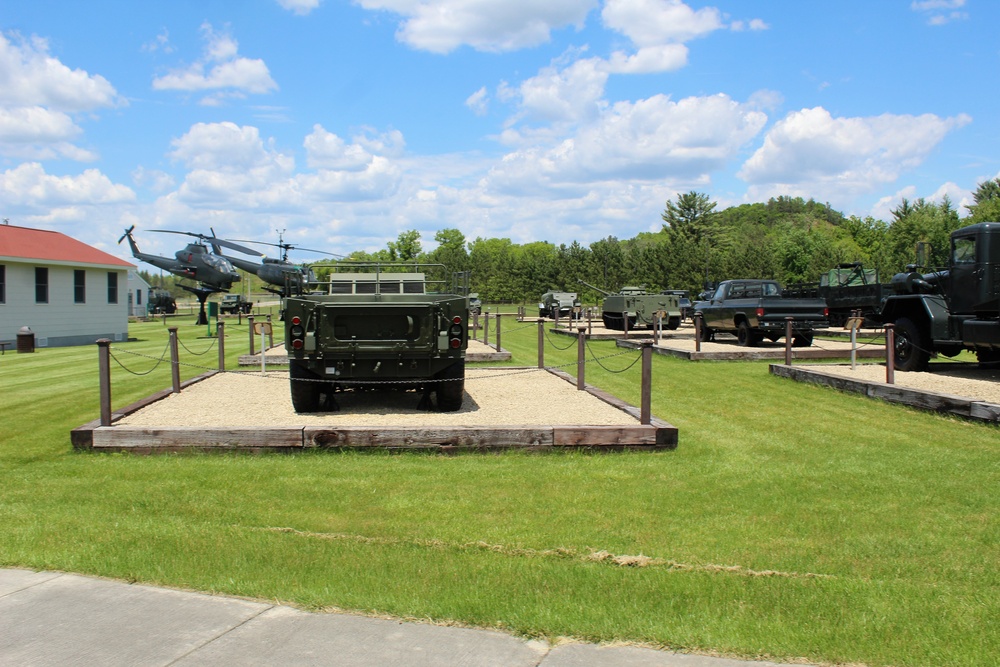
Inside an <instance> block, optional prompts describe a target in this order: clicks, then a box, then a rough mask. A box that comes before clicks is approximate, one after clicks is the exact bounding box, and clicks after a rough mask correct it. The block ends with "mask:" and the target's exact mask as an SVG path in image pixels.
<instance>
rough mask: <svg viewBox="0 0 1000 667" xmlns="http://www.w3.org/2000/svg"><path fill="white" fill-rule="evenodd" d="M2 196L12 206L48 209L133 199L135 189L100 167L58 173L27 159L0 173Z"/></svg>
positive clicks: (122, 201)
mask: <svg viewBox="0 0 1000 667" xmlns="http://www.w3.org/2000/svg"><path fill="white" fill-rule="evenodd" d="M0 200H2V201H3V202H5V203H6V204H7V205H8V206H19V207H28V208H32V207H37V208H46V209H47V208H53V207H62V206H68V205H96V204H117V203H124V202H131V201H134V200H135V193H134V192H132V190H131V189H130V188H128V187H127V186H125V185H120V184H116V183H113V182H112V181H111V179H109V178H108V177H107V176H105V175H104V174H102V173H101V172H100V171H98V170H97V169H87V170H85V171H84V172H83V173H82V174H80V175H78V176H54V175H52V174H48V173H46V172H45V169H44V168H43V167H42V165H41V164H39V163H37V162H25V163H23V164H20V165H18V166H17V167H15V168H14V169H9V170H7V171H5V172H3V173H0Z"/></svg>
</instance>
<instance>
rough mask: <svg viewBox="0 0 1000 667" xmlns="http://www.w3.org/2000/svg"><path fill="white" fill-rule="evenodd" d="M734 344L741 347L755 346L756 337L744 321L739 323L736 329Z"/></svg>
mask: <svg viewBox="0 0 1000 667" xmlns="http://www.w3.org/2000/svg"><path fill="white" fill-rule="evenodd" d="M736 342H737V343H739V344H740V345H742V346H743V347H753V346H754V345H756V344H757V337H756V336H755V335H754V333H753V331H752V330H751V329H750V325H749V324H747V322H746V320H743V321H742V322H740V324H739V326H738V327H736Z"/></svg>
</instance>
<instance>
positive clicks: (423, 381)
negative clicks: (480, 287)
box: [109, 343, 642, 386]
mask: <svg viewBox="0 0 1000 667" xmlns="http://www.w3.org/2000/svg"><path fill="white" fill-rule="evenodd" d="M169 347H170V344H169V343H167V347H166V348H164V350H163V353H162V354H161V355H160V356H159V357H155V356H153V355H149V354H144V353H142V352H135V351H133V350H127V349H124V348H115V347H111V346H109V350H110V351H111V352H112V354H111V358H113V359H114V360H115V362H116V363H118V365H119V366H121V367H122V368H123V369H124V370H125V371H126V372H128V373H131V374H133V375H148V374H149V373H152V372H153V371H154V370H156V368H157V367H158V366H159V365H160V363H161V362H163V361H167V358H166V355H167V350H168V349H169ZM587 348H588V351H589V352H590V355H591V359H590V360H585V362H584V363H590V362H591V361H593V362H595V363H597V365H598V366H600V367H601V368H603V369H604V370H606V371H608V372H609V373H623V372H625V371H627V370H628V369H629V368H632V366H634V365H635V364H636V362H638V361H639V359H640V358H641V356H642V355H641V353H640V355H639V356H638V357H636V359H634V360H633V361H632V363H631V364H629V365H628V366H627V367H626V368H624V369H622V370H619V371H616V370H613V369H609V368H607V367H606V366H604V364H602V363H601V360H602V359H612V358H614V357H620V356H623V355H626V354H631V353H632V350H625V351H622V352H616V353H614V354H607V355H603V356H600V357H598V356H596V355H595V354H594V352H593V350H591V349H590V346H589V344H588V346H587ZM185 349H187V348H186V347H185ZM210 349H211V348H210ZM116 351H117V352H120V353H123V354H129V355H132V356H135V357H141V358H144V359H152V360H154V361H156V362H157V363H156V365H155V366H153V368H151V369H149V370H148V371H145V372H143V373H139V372H136V371H133V370H131V369H129V368H127V367H126V366H125V365H124V364H123V363H122V362H121V361H120V360H119V359H118V357H117V356H115V355H114V352H116ZM206 351H207V350H206ZM202 354H204V352H203V353H202ZM171 363H173V362H171ZM177 365H178V366H183V367H185V368H192V369H195V370H198V371H202V372H209V371H215V372H216V373H218V374H220V375H221V374H228V375H245V376H248V377H260V378H266V379H273V380H281V381H287V380H289V379H291V380H293V381H295V382H321V383H325V384H329V383H331V382H335V383H338V384H344V385H351V386H355V385H365V386H383V385H384V386H392V385H414V384H434V383H442V382H457V381H477V380H492V379H497V378H504V377H511V376H514V375H523V374H525V373H537V372H540V371H546V370H561V369H564V368H566V369H568V368H573V367H575V366H577V362H576V361H572V362H568V363H565V364H560V365H557V366H546V367H545V368H518V369H514V370H510V371H507V372H504V373H492V374H490V375H479V376H476V377H471V378H467V377H461V378H425V379H420V380H412V379H411V380H352V379H345V380H339V381H338V380H329V379H320V378H288V377H285V376H279V375H262V374H261V373H260V371H259V370H245V371H228V370H224V371H220V370H219V369H218V368H211V367H208V366H202V365H199V364H192V363H188V362H184V361H180V360H178V361H177Z"/></svg>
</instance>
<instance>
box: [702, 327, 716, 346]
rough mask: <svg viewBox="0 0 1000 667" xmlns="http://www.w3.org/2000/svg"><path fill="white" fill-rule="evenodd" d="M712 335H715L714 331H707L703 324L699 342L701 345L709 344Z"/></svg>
mask: <svg viewBox="0 0 1000 667" xmlns="http://www.w3.org/2000/svg"><path fill="white" fill-rule="evenodd" d="M714 335H715V332H714V331H712V330H711V329H709V328H708V327H706V326H705V325H704V324H702V325H701V342H702V343H709V342H711V340H712V336H714Z"/></svg>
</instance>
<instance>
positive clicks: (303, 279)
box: [206, 230, 340, 296]
mask: <svg viewBox="0 0 1000 667" xmlns="http://www.w3.org/2000/svg"><path fill="white" fill-rule="evenodd" d="M212 233H213V234H215V230H212ZM206 240H207V241H208V242H209V243H211V244H212V246H213V248H215V251H216V253H218V254H219V255H221V256H224V257H225V258H226V259H228V260H229V261H230V262H232V263H233V264H234V265H235V266H237V267H239V268H241V269H243V270H244V271H249V272H250V273H253V274H256V275H257V277H259V278H260V279H261V280H263V281H264V282H266V283H268V284H269V285H274V286H276V287H278V288H280V289H272V288H265V289H267V290H268V291H271V292H274V293H275V294H281V295H282V296H287V295H285V294H284V292H285V290H286V289H292V288H302V287H303V286H304V285H305V283H307V282H309V281H312V280H314V277H313V274H312V271H311V270H310V269H309V267H306V266H302V265H300V264H293V263H292V262H290V261H288V251H289V250H303V251H305V252H315V253H319V254H321V255H330V256H331V257H340V255H335V254H333V253H332V252H326V251H324V250H312V249H310V248H299V247H298V246H295V245H292V244H291V243H284V242H283V241H282V238H281V234H280V233H279V234H278V243H268V242H267V241H249V240H242V239H237V241H239V243H253V244H258V245H269V246H275V247H277V248H281V258H280V259H279V258H277V257H268V256H267V255H265V254H264V253H262V252H260V251H258V250H254V249H252V248H247V247H246V246H241V245H239V243H237V242H236V241H227V240H225V239H220V238H215V237H212V238H208V239H206ZM219 246H222V247H226V248H231V249H233V250H236V251H237V252H241V253H244V254H247V255H255V256H257V257H259V258H260V263H259V264H258V263H257V262H253V261H250V260H246V259H241V258H239V257H232V256H231V255H222V252H221V251H220V250H219Z"/></svg>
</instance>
